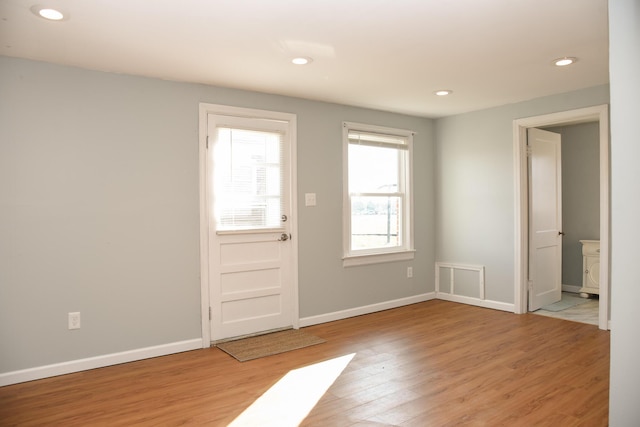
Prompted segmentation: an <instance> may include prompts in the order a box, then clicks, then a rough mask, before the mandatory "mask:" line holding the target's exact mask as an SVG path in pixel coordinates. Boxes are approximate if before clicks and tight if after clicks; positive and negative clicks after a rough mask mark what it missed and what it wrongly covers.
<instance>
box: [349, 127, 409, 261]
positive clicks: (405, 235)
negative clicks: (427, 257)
mask: <svg viewBox="0 0 640 427" xmlns="http://www.w3.org/2000/svg"><path fill="white" fill-rule="evenodd" d="M343 144H344V157H345V162H344V164H345V168H344V169H345V170H344V183H345V184H344V187H345V188H344V230H345V233H344V265H345V266H349V265H359V264H369V263H375V262H385V261H392V260H404V259H412V258H413V239H412V235H411V230H412V227H411V225H412V218H411V217H412V206H411V204H412V203H411V202H412V193H411V164H412V160H411V155H412V148H413V132H411V131H407V130H402V129H391V128H384V127H380V126H372V125H363V124H358V123H349V122H345V123H344V124H343Z"/></svg>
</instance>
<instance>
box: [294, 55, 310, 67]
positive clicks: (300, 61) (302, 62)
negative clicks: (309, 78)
mask: <svg viewBox="0 0 640 427" xmlns="http://www.w3.org/2000/svg"><path fill="white" fill-rule="evenodd" d="M312 61H313V60H312V59H311V58H307V57H306V56H299V57H297V58H293V59H292V60H291V62H293V63H294V64H296V65H307V64H309V63H311V62H312Z"/></svg>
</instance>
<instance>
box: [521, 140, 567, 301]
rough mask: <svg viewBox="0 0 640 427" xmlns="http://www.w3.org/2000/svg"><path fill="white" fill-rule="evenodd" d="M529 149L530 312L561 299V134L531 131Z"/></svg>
mask: <svg viewBox="0 0 640 427" xmlns="http://www.w3.org/2000/svg"><path fill="white" fill-rule="evenodd" d="M527 142H528V147H529V310H531V311H533V310H537V309H539V308H540V307H543V306H545V305H548V304H552V303H554V302H557V301H560V299H561V298H562V165H561V150H560V147H561V137H560V134H557V133H553V132H548V131H545V130H541V129H535V128H531V129H528V131H527Z"/></svg>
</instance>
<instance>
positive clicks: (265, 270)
mask: <svg viewBox="0 0 640 427" xmlns="http://www.w3.org/2000/svg"><path fill="white" fill-rule="evenodd" d="M208 135H209V155H208V160H209V168H208V170H209V171H210V173H209V177H208V181H207V185H208V187H209V189H208V194H209V200H210V201H211V205H210V209H209V212H210V215H209V216H210V217H209V224H210V233H209V235H210V237H209V256H210V259H209V264H210V268H209V271H210V272H211V273H210V284H209V294H210V298H211V301H210V305H211V339H212V340H213V341H215V340H220V339H225V338H232V337H238V336H243V335H251V334H256V333H260V332H265V331H269V330H273V329H280V328H286V327H291V326H292V325H293V313H294V310H293V301H292V295H293V277H292V271H293V257H292V244H291V240H290V239H286V240H285V239H283V238H282V236H283V235H286V236H290V224H291V222H290V219H291V213H292V212H291V208H290V194H291V188H290V185H291V179H292V177H291V168H290V164H289V159H290V154H289V147H290V132H289V128H288V123H287V122H284V121H277V120H261V119H256V118H244V117H230V116H223V115H214V114H210V115H209V119H208Z"/></svg>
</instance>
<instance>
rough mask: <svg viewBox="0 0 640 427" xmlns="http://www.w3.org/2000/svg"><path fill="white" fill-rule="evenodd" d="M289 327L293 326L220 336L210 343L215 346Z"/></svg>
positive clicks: (285, 329) (286, 329)
mask: <svg viewBox="0 0 640 427" xmlns="http://www.w3.org/2000/svg"><path fill="white" fill-rule="evenodd" d="M289 329H293V326H286V327H284V328H275V329H269V330H267V331H260V332H254V333H252V334H246V335H239V336H237V337H231V338H222V339H219V340H215V341H211V345H212V346H215V345H217V344H222V343H224V342H230V341H237V340H241V339H244V338H251V337H257V336H260V335H267V334H272V333H274V332H281V331H288V330H289Z"/></svg>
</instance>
